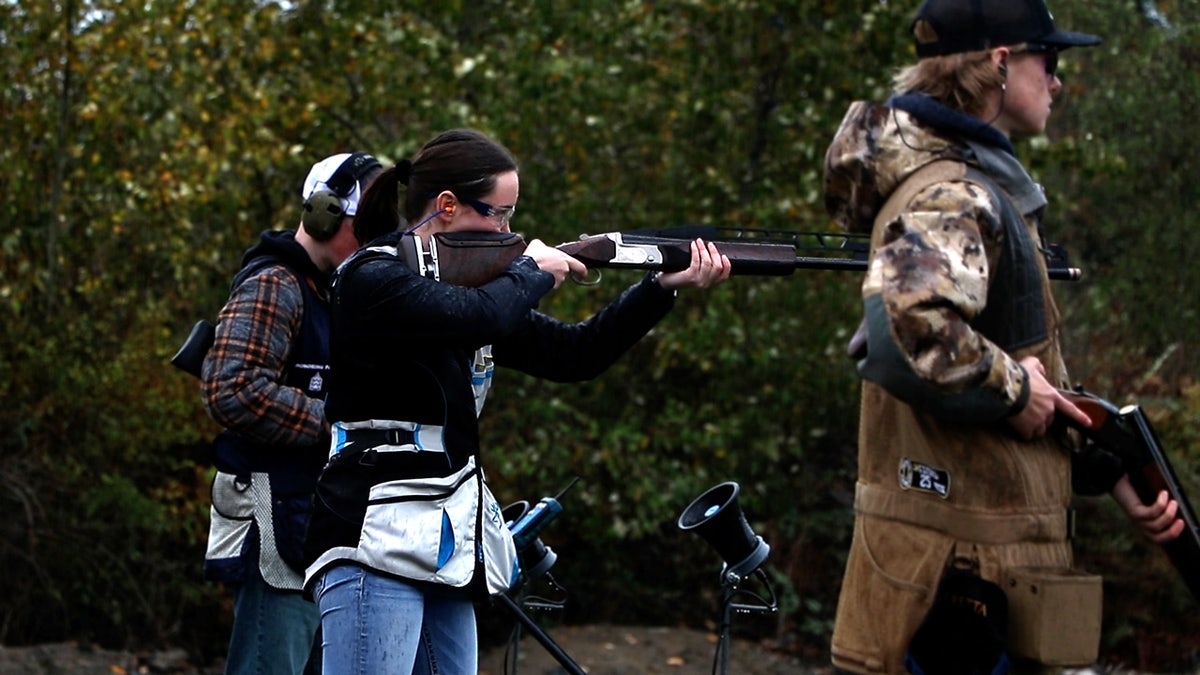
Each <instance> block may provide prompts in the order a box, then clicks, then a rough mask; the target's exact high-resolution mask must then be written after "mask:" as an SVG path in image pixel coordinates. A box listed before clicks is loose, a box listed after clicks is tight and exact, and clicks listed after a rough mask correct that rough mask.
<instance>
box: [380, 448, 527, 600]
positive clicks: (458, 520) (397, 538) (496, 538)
mask: <svg viewBox="0 0 1200 675" xmlns="http://www.w3.org/2000/svg"><path fill="white" fill-rule="evenodd" d="M480 534H482V535H483V539H482V542H481V540H480V538H479V535H480ZM358 551H359V555H360V559H361V560H362V561H363V562H365V563H367V564H369V565H371V566H373V567H376V568H378V569H381V570H386V571H388V572H391V573H393V574H397V575H400V576H402V577H405V578H408V579H413V580H416V581H426V582H430V583H436V584H442V585H447V586H455V587H463V586H466V585H467V584H469V583H470V582H471V580H472V578H473V577H474V574H475V569H476V562H477V560H476V553H477V551H478V552H479V556H478V557H479V559H480V562H482V564H483V568H484V569H485V570H486V571H487V577H488V579H487V581H488V589H489V591H492V592H499V591H502V590H505V589H506V588H508V586H509V585H510V584H511V581H512V578H513V577H514V576H515V575H514V570H517V569H518V568H517V565H516V557H517V555H516V548H515V547H514V546H513V543H512V535H511V534H510V533H509V532H508V528H507V527H505V526H504V521H503V518H502V517H501V515H500V508H499V506H498V505H497V504H496V501H495V499H494V498H492V495H491V492H490V491H488V489H487V487H486V486H485V485H484V484H483V480H482V479H481V477H480V476H479V475H478V470H477V469H476V468H475V465H474V462H473V461H472V462H471V463H469V464H468V465H467V466H465V467H463V469H462V470H460V471H458V472H457V473H455V474H453V475H451V476H445V477H435V478H420V479H405V480H395V481H388V482H386V483H380V484H379V485H376V486H374V487H372V488H371V492H370V498H369V500H368V502H367V512H366V517H365V518H364V520H363V529H362V536H361V537H360V539H359V542H358Z"/></svg>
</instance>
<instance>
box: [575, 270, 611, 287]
mask: <svg viewBox="0 0 1200 675" xmlns="http://www.w3.org/2000/svg"><path fill="white" fill-rule="evenodd" d="M592 272H595V273H596V275H595V277H593V276H592ZM603 278H604V274H603V273H601V272H600V270H598V269H595V268H590V267H589V268H588V275H587V276H585V277H580V276H576V275H574V274H572V275H571V281H573V282H574V283H575V284H577V285H579V286H596V285H599V283H600V281H601V280H602V279H603Z"/></svg>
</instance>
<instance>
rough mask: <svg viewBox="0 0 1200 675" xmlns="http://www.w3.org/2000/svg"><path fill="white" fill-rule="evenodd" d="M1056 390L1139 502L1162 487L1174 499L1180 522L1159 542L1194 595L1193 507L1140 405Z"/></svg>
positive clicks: (1198, 574) (1199, 595)
mask: <svg viewBox="0 0 1200 675" xmlns="http://www.w3.org/2000/svg"><path fill="white" fill-rule="evenodd" d="M1060 391H1061V393H1062V395H1063V396H1064V397H1066V398H1067V400H1069V401H1071V402H1072V403H1074V404H1075V405H1076V406H1077V407H1078V408H1079V409H1080V410H1082V411H1083V412H1085V413H1087V416H1088V417H1090V418H1091V420H1092V428H1090V429H1085V428H1083V427H1082V426H1080V425H1079V424H1078V423H1077V422H1075V421H1074V420H1070V419H1068V420H1067V424H1069V425H1071V426H1072V427H1074V428H1076V429H1078V430H1079V431H1080V432H1081V433H1082V434H1083V435H1084V436H1085V437H1087V438H1088V439H1090V440H1091V441H1092V442H1093V443H1095V444H1096V445H1099V446H1100V447H1101V448H1103V449H1104V450H1107V451H1108V452H1110V453H1112V454H1113V455H1116V456H1117V457H1119V458H1120V459H1121V464H1122V465H1123V466H1124V468H1125V471H1126V472H1127V473H1128V475H1129V483H1130V484H1131V485H1132V486H1133V489H1134V491H1135V492H1137V495H1138V498H1140V499H1141V500H1142V503H1143V504H1152V503H1154V501H1155V500H1156V499H1157V498H1158V494H1159V492H1161V491H1163V490H1166V491H1167V494H1169V495H1170V497H1171V499H1174V500H1175V501H1176V502H1177V503H1178V504H1179V513H1178V517H1179V518H1182V519H1183V521H1184V524H1185V527H1184V529H1183V532H1182V533H1181V534H1180V535H1179V536H1178V537H1177V538H1175V539H1173V540H1172V541H1169V542H1167V543H1165V544H1163V550H1164V551H1165V552H1166V554H1167V557H1168V558H1169V559H1170V560H1171V564H1172V565H1174V566H1175V569H1176V570H1177V571H1178V572H1179V575H1180V576H1181V577H1183V581H1184V583H1185V584H1186V585H1187V587H1188V590H1190V591H1191V592H1192V597H1193V598H1195V599H1196V600H1200V528H1197V522H1196V512H1195V511H1193V510H1192V505H1191V503H1190V502H1189V501H1188V498H1187V494H1185V493H1184V491H1183V486H1181V485H1180V484H1179V479H1178V478H1177V477H1176V476H1175V470H1174V469H1173V468H1172V467H1171V462H1170V460H1169V459H1168V458H1167V455H1166V453H1165V452H1163V449H1162V446H1161V445H1159V443H1158V437H1157V436H1156V435H1155V434H1154V428H1153V427H1152V426H1150V420H1149V419H1148V418H1147V417H1146V414H1145V413H1144V412H1143V411H1142V408H1141V406H1138V405H1127V406H1125V407H1123V408H1120V409H1118V408H1117V407H1116V406H1115V405H1113V404H1112V403H1109V402H1108V401H1106V400H1104V399H1102V398H1100V397H1099V396H1095V395H1093V394H1089V393H1087V392H1083V391H1066V390H1060ZM1064 418H1065V416H1064Z"/></svg>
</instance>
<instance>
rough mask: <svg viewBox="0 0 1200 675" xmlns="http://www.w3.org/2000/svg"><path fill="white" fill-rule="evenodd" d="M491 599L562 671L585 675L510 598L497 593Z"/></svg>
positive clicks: (573, 674)
mask: <svg viewBox="0 0 1200 675" xmlns="http://www.w3.org/2000/svg"><path fill="white" fill-rule="evenodd" d="M492 597H493V598H494V599H495V600H496V602H498V603H500V605H501V606H503V607H504V608H505V609H507V610H508V611H509V612H511V613H512V615H513V616H515V617H516V618H517V621H520V622H521V626H522V627H524V628H525V630H527V631H529V633H530V634H531V635H533V637H534V639H535V640H537V641H538V642H539V643H540V644H541V645H542V646H543V647H545V648H546V651H547V652H549V653H550V656H553V657H554V660H555V661H558V663H559V664H560V665H562V667H563V669H564V670H566V671H567V672H568V673H570V675H585V673H584V670H583V668H580V667H579V664H577V663H575V661H573V660H572V659H571V657H570V656H568V655H567V653H566V652H565V651H563V649H562V647H560V646H558V643H557V642H555V641H554V640H553V639H552V638H551V637H550V636H549V635H548V634H547V633H546V631H544V630H542V628H541V626H539V625H537V624H536V623H534V621H533V619H531V618H529V615H528V614H526V613H525V610H523V609H521V607H520V606H519V605H517V603H515V602H513V599H512V598H510V597H508V596H507V595H505V594H503V593H498V594H496V595H493V596H492Z"/></svg>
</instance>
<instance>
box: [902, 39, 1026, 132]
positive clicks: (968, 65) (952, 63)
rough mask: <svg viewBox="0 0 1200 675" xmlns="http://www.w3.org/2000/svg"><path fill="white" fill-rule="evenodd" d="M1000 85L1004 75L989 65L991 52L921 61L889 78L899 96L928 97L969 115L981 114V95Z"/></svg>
mask: <svg viewBox="0 0 1200 675" xmlns="http://www.w3.org/2000/svg"><path fill="white" fill-rule="evenodd" d="M1012 49H1013V50H1014V51H1016V50H1017V49H1018V48H1017V47H1013V48H1012ZM1003 84H1004V75H1002V74H1001V73H1000V71H999V70H997V69H996V68H995V67H994V66H993V65H992V50H990V49H983V50H978V51H973V52H964V53H961V54H949V55H946V56H931V57H928V58H924V59H921V60H920V61H917V63H916V64H914V65H911V66H908V67H906V68H903V69H901V70H900V72H898V73H897V74H896V76H895V77H894V78H892V86H893V87H894V89H895V91H896V93H898V94H928V95H929V96H932V97H933V98H935V99H937V100H938V101H940V102H941V103H942V104H943V105H946V106H948V107H950V108H954V109H955V110H958V111H960V112H964V113H967V114H968V115H976V114H978V113H980V112H981V111H982V110H983V104H984V95H985V94H986V93H987V92H988V91H990V90H992V89H995V88H997V87H1000V86H1002V85H1003Z"/></svg>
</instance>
